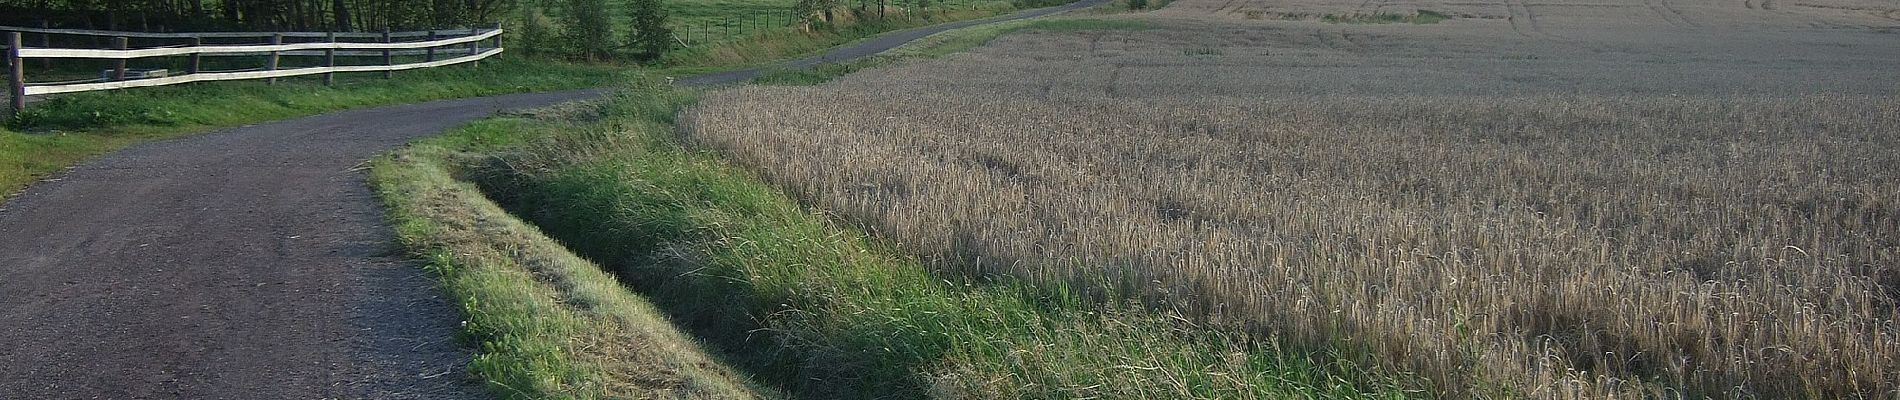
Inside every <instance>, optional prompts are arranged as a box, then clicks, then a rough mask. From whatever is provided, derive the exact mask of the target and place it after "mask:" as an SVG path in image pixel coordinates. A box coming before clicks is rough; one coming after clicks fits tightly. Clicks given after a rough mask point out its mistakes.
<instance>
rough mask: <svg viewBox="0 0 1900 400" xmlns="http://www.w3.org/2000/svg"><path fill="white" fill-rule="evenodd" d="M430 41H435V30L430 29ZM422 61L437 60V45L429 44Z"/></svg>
mask: <svg viewBox="0 0 1900 400" xmlns="http://www.w3.org/2000/svg"><path fill="white" fill-rule="evenodd" d="M429 41H431V42H433V41H435V31H433V30H431V31H429ZM422 61H425V62H427V61H435V46H429V50H427V51H424V52H423V53H422Z"/></svg>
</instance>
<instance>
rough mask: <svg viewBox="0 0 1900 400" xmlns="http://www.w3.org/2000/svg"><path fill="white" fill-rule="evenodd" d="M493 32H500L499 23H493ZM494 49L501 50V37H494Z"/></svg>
mask: <svg viewBox="0 0 1900 400" xmlns="http://www.w3.org/2000/svg"><path fill="white" fill-rule="evenodd" d="M495 30H496V31H500V30H501V23H500V22H496V23H495ZM494 48H497V49H499V48H501V35H495V47H494Z"/></svg>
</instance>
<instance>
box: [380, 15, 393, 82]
mask: <svg viewBox="0 0 1900 400" xmlns="http://www.w3.org/2000/svg"><path fill="white" fill-rule="evenodd" d="M383 43H390V40H389V26H388V25H384V26H383ZM391 65H396V59H395V58H393V57H390V56H389V49H383V66H385V67H387V66H391ZM395 77H396V71H383V79H389V78H395Z"/></svg>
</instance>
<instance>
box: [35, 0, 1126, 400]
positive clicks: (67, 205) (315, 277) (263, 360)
mask: <svg viewBox="0 0 1900 400" xmlns="http://www.w3.org/2000/svg"><path fill="white" fill-rule="evenodd" d="M1105 1H1106V0H1086V1H1083V2H1080V3H1077V4H1072V5H1068V6H1062V7H1053V8H1047V9H1040V10H1031V11H1025V12H1022V13H1017V14H1012V15H1009V16H1004V17H998V18H993V19H989V20H982V21H967V22H959V23H953V24H946V25H941V26H937V27H930V28H920V29H914V30H908V31H901V32H895V33H891V34H888V35H886V36H881V37H878V38H874V39H871V40H867V41H863V42H860V43H857V44H854V45H852V46H847V47H844V48H840V49H838V50H834V51H831V52H829V53H826V54H824V55H821V56H818V57H813V58H809V59H805V60H799V61H794V62H791V63H789V64H788V65H790V66H793V67H802V66H810V65H815V64H818V63H821V62H827V61H840V60H844V59H849V58H855V57H862V56H866V55H870V54H875V53H877V52H880V51H883V50H887V49H890V48H892V47H896V46H898V45H901V44H903V43H905V42H909V41H910V40H914V39H916V38H920V37H923V36H927V35H930V34H933V33H937V32H941V31H943V30H947V29H954V28H959V27H964V26H970V25H974V24H978V23H984V22H995V21H1000V20H1005V19H1017V18H1028V17H1034V16H1041V15H1048V14H1051V13H1055V12H1061V11H1068V10H1073V9H1077V8H1081V7H1087V6H1090V5H1094V4H1100V3H1103V2H1105ZM760 72H761V69H750V70H741V71H732V72H725V73H718V74H710V75H704V76H696V77H691V78H687V79H684V80H682V82H681V84H686V85H711V84H725V83H740V82H744V81H746V80H748V79H751V77H753V76H756V75H758V74H759V73H760ZM604 92H605V91H604V90H599V89H594V90H579V91H566V92H554V93H533V94H517V95H507V96H496V97H486V98H475V99H461V100H447V101H437V102H429V103H421V104H409V105H400V106H391V107H382V108H374V109H362V110H352V111H343V112H337V113H331V114H325V115H319V116H313V117H306V118H298V119H292V120H285V121H279V122H271V123H264V124H257V125H249V126H244V127H238V128H233V129H226V130H220V131H216V132H212V133H208V134H204V135H198V136H192V137H188V138H181V139H175V140H166V141H159V142H152V143H145V144H141V145H136V146H132V147H131V148H127V149H125V150H122V151H119V152H116V153H112V154H110V155H106V156H104V157H100V158H98V159H95V160H92V161H90V162H87V163H85V164H84V165H81V166H78V167H76V168H73V169H71V170H68V171H65V172H63V173H60V174H58V175H57V176H55V177H54V178H52V179H48V180H47V181H45V182H42V183H40V184H37V185H34V186H33V187H30V188H28V189H27V190H26V191H25V192H24V193H22V194H20V196H19V197H17V198H14V199H12V200H9V201H7V202H6V203H5V204H4V205H3V206H0V276H4V277H5V278H4V279H0V321H5V323H4V324H0V343H5V345H4V346H0V399H87V398H106V399H144V398H165V399H172V398H179V399H319V398H374V399H436V398H456V399H461V398H478V397H488V396H487V394H486V392H485V390H484V388H483V387H482V385H481V383H480V382H478V381H476V380H474V379H472V377H471V375H470V374H469V373H468V371H467V365H468V362H469V360H470V357H471V354H472V353H471V351H470V349H468V348H466V347H464V346H462V345H461V344H460V343H459V341H458V340H457V339H456V331H457V328H458V324H459V322H460V318H459V317H458V316H457V311H456V309H455V307H453V305H451V304H450V303H449V302H448V301H446V300H445V299H443V298H442V297H441V293H440V291H438V290H436V288H435V287H434V285H435V281H434V279H433V277H431V276H429V275H428V273H427V272H425V271H423V270H421V269H420V268H417V266H416V262H415V261H414V260H410V259H408V258H407V257H405V256H404V255H403V252H402V250H401V249H400V247H399V245H398V244H397V243H395V242H394V240H393V237H392V233H391V231H390V230H389V228H388V227H386V226H385V225H384V219H383V211H382V208H381V207H380V206H379V205H378V204H377V199H376V197H375V194H374V193H373V192H371V190H370V188H369V186H368V185H367V184H366V182H365V174H364V172H363V169H364V168H365V165H364V160H367V159H368V158H370V157H371V156H374V155H375V154H377V153H380V152H383V151H387V150H389V149H392V148H395V147H397V146H401V145H402V144H404V143H407V142H409V141H411V140H414V139H417V138H420V137H424V136H428V135H434V134H437V133H440V132H442V131H443V130H446V129H449V128H452V127H455V126H457V125H461V124H464V123H467V122H469V121H472V120H475V119H479V118H483V117H487V116H490V115H493V114H494V113H496V112H498V111H501V110H511V109H523V108H532V107H538V106H545V105H550V104H555V103H561V102H566V101H572V100H577V99H585V98H591V97H596V96H599V95H601V94H602V93H604Z"/></svg>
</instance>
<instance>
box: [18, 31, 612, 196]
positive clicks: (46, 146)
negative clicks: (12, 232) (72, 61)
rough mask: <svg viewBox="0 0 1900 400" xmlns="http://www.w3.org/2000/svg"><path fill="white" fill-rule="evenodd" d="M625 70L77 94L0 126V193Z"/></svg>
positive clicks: (495, 68)
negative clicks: (197, 144)
mask: <svg viewBox="0 0 1900 400" xmlns="http://www.w3.org/2000/svg"><path fill="white" fill-rule="evenodd" d="M628 74H629V72H628V71H626V70H624V69H622V68H617V67H612V66H605V65H584V64H573V63H549V62H542V61H530V60H524V59H520V58H513V57H500V58H496V59H491V60H487V61H484V62H483V63H482V65H481V66H480V67H479V68H475V67H469V66H455V67H444V68H434V69H427V70H416V71H407V72H402V73H398V74H397V75H396V78H395V79H391V80H383V79H381V78H380V75H379V74H355V75H345V76H343V77H339V79H338V81H339V82H338V84H337V85H336V86H334V87H326V86H323V85H322V83H321V82H320V81H318V80H317V79H316V78H296V79H285V80H282V81H280V82H279V83H278V84H277V85H267V84H265V83H264V82H262V81H245V82H210V83H200V84H191V85H177V86H165V87H154V88H140V89H131V90H115V91H101V92H86V93H75V94H69V95H61V96H57V97H54V98H51V99H47V100H45V101H41V102H38V103H35V104H33V105H31V106H29V107H28V108H27V110H26V111H24V112H22V113H20V114H19V115H15V116H12V117H11V118H8V119H7V120H6V128H5V129H0V192H4V193H13V192H14V191H17V190H19V189H21V188H23V187H25V186H26V185H28V184H30V183H32V182H34V181H35V180H36V179H39V178H41V177H43V176H46V175H47V174H49V173H52V172H54V171H57V170H59V169H60V168H64V167H66V166H69V165H72V164H75V163H78V162H80V161H83V160H86V159H88V158H91V157H94V156H97V155H100V154H104V153H107V152H110V151H113V150H117V149H119V148H122V147H125V146H127V145H130V144H133V143H138V142H141V141H145V140H151V139H158V138H167V137H177V136H182V135H187V134H191V133H196V132H202V131H205V130H208V129H213V128H219V127H228V126H236V125H242V124H247V123H255V122H262V121H270V120H278V119H284V118H291V117H298V116H305V115H312V114H318V113H323V112H327V111H335V110H342V109H347V108H356V107H365V106H377V105H387V104H399V103H410V102H417V101H426V100H436V99H447V98H457V97H472V96H481V95H493V94H504V93H516V92H531V91H547V90H557V89H572V88H582V87H594V86H602V85H607V84H611V83H613V82H616V81H619V80H622V79H625V77H626V76H628Z"/></svg>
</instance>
